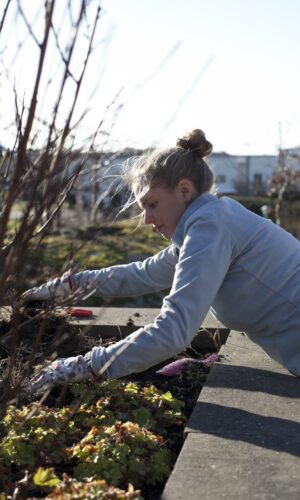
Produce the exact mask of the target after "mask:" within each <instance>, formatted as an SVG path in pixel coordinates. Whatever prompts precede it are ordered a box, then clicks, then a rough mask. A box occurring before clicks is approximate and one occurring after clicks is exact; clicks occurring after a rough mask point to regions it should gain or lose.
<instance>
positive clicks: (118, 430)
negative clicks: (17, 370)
mask: <svg viewBox="0 0 300 500" xmlns="http://www.w3.org/2000/svg"><path fill="white" fill-rule="evenodd" d="M34 313H35V315H34V316H33V317H32V316H30V315H29V314H28V311H27V312H26V311H25V312H24V311H21V312H20V311H19V312H18V313H17V317H18V318H17V319H18V321H19V320H20V316H21V320H22V321H19V323H18V325H22V322H23V325H24V326H23V327H22V326H20V327H18V328H17V331H18V334H17V338H16V339H14V341H13V342H9V339H10V340H12V339H11V337H10V333H9V332H10V329H12V325H13V324H14V322H16V319H15V318H14V314H12V315H11V316H10V317H7V318H6V320H5V319H4V318H3V317H2V325H1V326H0V328H2V331H1V338H2V341H1V345H2V346H4V347H3V349H2V351H1V357H2V361H1V373H0V381H1V379H2V380H3V379H4V380H5V377H6V376H7V373H6V369H7V363H9V360H10V358H11V356H12V355H15V353H16V352H17V356H18V366H19V367H22V363H24V366H25V365H26V363H27V370H28V374H27V373H25V375H24V376H25V377H28V376H30V375H31V374H32V369H31V364H30V363H31V362H32V364H37V362H39V361H40V362H41V361H42V359H43V357H44V356H46V357H48V356H49V355H50V354H51V352H53V350H52V351H51V349H52V348H53V347H55V353H56V355H58V356H59V357H61V356H68V355H74V354H75V353H77V352H86V350H87V348H90V347H91V342H93V343H95V339H91V338H88V335H85V336H82V334H81V333H80V331H79V330H78V329H77V330H76V329H74V328H73V327H71V326H70V325H69V324H68V318H67V317H66V315H62V316H59V315H57V314H56V315H55V314H54V313H52V314H49V315H47V316H46V317H42V316H39V313H38V314H36V313H37V311H34ZM24 319H25V321H24ZM26 321H28V322H26ZM28 325H30V326H29V327H28ZM41 325H42V326H41ZM27 327H28V330H27V333H26V334H25V333H24V332H25V329H26V328H27ZM39 329H40V339H39V340H40V341H39V343H38V344H36V348H35V350H34V351H36V352H34V351H33V350H32V345H30V343H31V342H32V343H34V342H36V335H37V331H39ZM34 332H35V333H34ZM61 336H63V337H64V336H65V337H66V339H68V340H66V341H63V342H59V338H60V337H61ZM70 338H71V339H72V341H71V342H70ZM3 339H4V341H3ZM113 340H114V339H110V340H109V341H107V340H106V343H111V342H112V341H113ZM101 345H105V342H102V344H101ZM87 346H89V347H87ZM76 349H77V352H74V351H76ZM9 350H12V351H13V352H9ZM182 357H185V358H186V357H188V358H191V357H193V358H194V359H195V358H198V359H199V361H200V362H192V363H190V362H186V363H187V367H186V368H185V369H183V370H182V371H181V372H180V373H177V374H176V371H177V368H176V365H175V368H174V367H171V368H170V369H169V370H167V375H166V374H164V370H163V373H157V372H158V371H159V369H160V368H161V365H160V366H157V367H153V368H152V369H150V370H147V371H145V372H142V373H139V374H134V375H132V376H130V377H125V378H124V379H122V380H121V379H119V380H110V381H105V382H103V383H101V384H96V383H93V382H84V383H79V384H74V385H73V386H69V387H63V388H61V387H60V388H58V387H56V388H53V389H52V390H51V392H50V393H49V394H48V396H47V397H46V399H45V400H43V401H42V402H41V401H37V400H35V398H33V397H29V396H28V395H27V394H26V392H24V391H23V392H22V391H21V392H20V394H19V395H18V397H17V399H16V400H15V402H14V404H7V405H5V407H4V408H3V412H2V419H1V424H0V499H1V500H4V499H7V500H8V499H12V498H16V499H35V498H49V499H50V498H56V499H60V500H67V499H70V500H71V499H73V498H82V499H88V498H90V499H120V500H121V499H124V500H125V499H135V500H137V499H139V500H140V499H145V500H150V499H151V500H155V499H156V498H159V496H160V493H161V491H162V489H163V487H164V484H165V482H166V480H167V479H168V477H169V475H170V472H171V470H172V467H173V465H174V463H175V461H176V458H177V455H178V453H179V451H180V448H181V446H182V443H183V430H184V426H185V423H186V421H187V418H188V417H189V415H190V413H191V411H192V409H193V407H194V404H195V402H196V400H197V398H198V395H199V392H200V390H201V387H202V386H203V383H204V381H205V378H206V376H207V373H208V371H209V369H210V361H209V358H207V355H206V356H205V359H206V360H207V361H208V362H206V361H205V359H203V356H201V354H200V353H195V351H194V350H193V349H188V350H187V351H186V352H185V353H183V354H182V355H180V356H179V357H178V358H177V359H181V358H182ZM201 360H203V362H202V361H201ZM170 361H172V360H170ZM173 361H174V360H173ZM29 362H30V363H29ZM165 364H166V363H165ZM172 373H175V374H174V375H173V376H170V375H172Z"/></svg>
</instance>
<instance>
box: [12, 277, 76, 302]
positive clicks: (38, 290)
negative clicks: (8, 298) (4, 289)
mask: <svg viewBox="0 0 300 500" xmlns="http://www.w3.org/2000/svg"><path fill="white" fill-rule="evenodd" d="M74 288H75V284H74V280H73V278H72V273H71V271H67V272H65V273H64V274H63V275H62V276H61V277H60V278H55V279H54V280H51V281H47V283H44V284H43V285H41V286H39V287H35V288H31V289H30V290H27V292H24V293H23V294H22V295H21V301H22V302H29V301H30V300H37V301H38V300H40V301H51V300H53V301H55V302H62V301H63V300H65V299H67V298H68V297H69V296H70V295H72V292H73V291H74Z"/></svg>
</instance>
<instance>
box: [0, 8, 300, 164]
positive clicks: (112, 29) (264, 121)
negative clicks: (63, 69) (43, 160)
mask: <svg viewBox="0 0 300 500" xmlns="http://www.w3.org/2000/svg"><path fill="white" fill-rule="evenodd" d="M92 2H96V0H92ZM23 3H25V2H24V1H23ZM38 3H43V0H36V2H33V3H32V2H31V5H32V4H35V5H36V4H38ZM73 3H78V1H77V0H73ZM299 21H300V2H299V0H249V1H247V2H246V1H245V0H209V1H207V0H206V1H204V0H104V1H103V17H102V19H101V21H100V25H99V30H98V31H99V32H98V37H99V40H100V41H101V43H99V50H98V52H97V53H96V52H95V54H94V55H93V60H92V62H91V66H90V68H89V72H88V74H87V78H86V81H85V87H84V94H83V96H81V101H80V106H82V109H84V106H85V101H84V98H85V97H87V96H88V95H90V93H91V89H92V88H93V85H95V84H96V87H97V91H96V92H95V94H94V95H93V102H92V103H91V102H90V107H91V111H90V113H89V116H88V119H87V121H86V123H85V125H84V130H83V132H82V133H86V134H88V130H93V128H95V127H96V124H97V120H99V116H100V115H101V113H104V111H105V109H106V107H107V106H108V105H109V103H111V102H112V100H114V98H115V96H116V95H117V94H118V93H119V92H120V94H119V97H118V98H117V100H116V102H115V103H114V106H112V107H111V109H110V112H111V113H112V114H113V113H114V117H111V121H113V122H114V126H113V128H112V130H111V136H110V139H109V144H111V146H112V147H118V146H120V147H124V146H135V147H148V146H151V145H155V144H157V145H160V146H165V145H168V146H170V145H173V144H174V143H175V141H176V138H177V137H178V136H180V135H182V134H183V133H185V132H186V131H188V130H191V129H192V128H196V127H197V128H202V129H203V130H204V131H205V132H206V135H207V138H208V139H209V140H210V141H211V142H212V143H213V144H214V150H215V151H226V152H228V153H231V154H275V153H276V151H277V148H278V145H279V141H280V140H281V145H282V146H283V147H292V146H297V145H300V99H299V89H300V68H299V66H300V57H299V56H300V30H299ZM18 29H19V28H18V26H17V30H18ZM20 29H21V28H20ZM24 50H25V49H24ZM28 58H29V56H28ZM27 64H28V61H27ZM95 82H96V83H95ZM22 83H23V85H24V89H26V85H30V84H29V80H28V83H26V82H25V80H24V70H23V78H22ZM24 92H26V91H25V90H24ZM0 106H1V109H0V112H1V116H0V121H3V118H6V115H5V117H3V115H4V113H3V110H4V103H3V97H2V101H1V102H0ZM4 121H5V120H4ZM279 124H280V125H279ZM108 128H109V130H110V127H109V126H108ZM0 142H1V141H0ZM2 142H3V141H2Z"/></svg>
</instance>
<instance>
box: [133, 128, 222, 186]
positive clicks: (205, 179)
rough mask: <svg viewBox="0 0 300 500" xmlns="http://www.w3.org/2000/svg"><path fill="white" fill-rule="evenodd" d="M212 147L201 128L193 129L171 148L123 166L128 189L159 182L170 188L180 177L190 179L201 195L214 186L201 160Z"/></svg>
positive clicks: (146, 155) (154, 152)
mask: <svg viewBox="0 0 300 500" xmlns="http://www.w3.org/2000/svg"><path fill="white" fill-rule="evenodd" d="M212 149H213V147H212V144H211V143H210V142H209V141H208V140H207V139H206V138H205V134H204V132H203V131H202V130H200V129H195V130H192V132H190V133H189V134H187V135H185V136H183V137H181V138H179V139H177V142H176V147H174V148H169V149H163V150H155V151H153V152H150V153H148V154H144V155H142V156H140V157H137V158H135V159H134V160H133V161H132V162H131V165H130V168H128V169H126V172H125V175H124V176H125V182H126V184H127V185H128V187H129V188H130V189H131V190H133V189H134V190H135V191H137V192H141V191H143V190H144V189H145V188H146V187H150V186H151V187H153V186H154V185H158V184H163V185H164V186H166V187H168V188H170V189H172V188H174V187H176V185H177V184H178V182H179V181H180V180H181V179H190V180H191V181H192V182H193V184H194V186H195V188H196V189H197V191H198V193H199V195H200V194H202V193H205V192H206V191H209V190H210V189H211V187H212V186H213V182H214V179H213V173H212V171H211V170H210V168H209V166H208V165H207V163H206V162H205V161H204V158H205V157H207V156H208V155H209V154H210V153H211V152H212Z"/></svg>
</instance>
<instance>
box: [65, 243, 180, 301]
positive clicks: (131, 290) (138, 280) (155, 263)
mask: <svg viewBox="0 0 300 500" xmlns="http://www.w3.org/2000/svg"><path fill="white" fill-rule="evenodd" d="M177 261H178V255H177V254H176V247H175V245H170V246H169V247H167V248H165V249H164V250H162V251H161V252H159V253H157V254H156V255H154V256H153V257H149V258H148V259H145V260H144V261H141V262H132V263H131V264H124V265H118V266H111V267H107V268H104V269H100V270H94V271H83V272H81V273H77V274H75V275H73V280H74V282H75V288H76V290H79V292H80V290H82V291H84V292H89V294H90V293H93V294H94V295H95V296H100V297H130V296H135V295H143V294H146V293H151V292H156V291H159V290H165V289H167V288H170V287H171V285H172V281H173V277H174V272H175V265H176V263H177Z"/></svg>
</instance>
